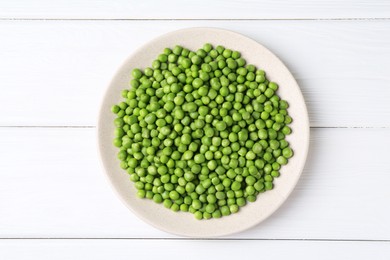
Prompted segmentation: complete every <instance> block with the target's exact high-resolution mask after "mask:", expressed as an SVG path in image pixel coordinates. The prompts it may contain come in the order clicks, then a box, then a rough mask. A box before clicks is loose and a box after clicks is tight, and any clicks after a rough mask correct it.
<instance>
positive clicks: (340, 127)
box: [0, 125, 390, 129]
mask: <svg viewBox="0 0 390 260" xmlns="http://www.w3.org/2000/svg"><path fill="white" fill-rule="evenodd" d="M0 128H76V129H77V128H92V129H93V128H97V127H96V126H94V125H84V126H81V125H75V126H65V125H10V126H6V125H3V126H0ZM310 129H390V126H310Z"/></svg>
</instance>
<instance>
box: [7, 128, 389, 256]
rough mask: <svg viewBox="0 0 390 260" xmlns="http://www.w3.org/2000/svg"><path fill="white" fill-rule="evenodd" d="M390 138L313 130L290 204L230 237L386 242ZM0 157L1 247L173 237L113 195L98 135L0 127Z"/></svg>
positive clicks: (380, 132) (378, 132)
mask: <svg viewBox="0 0 390 260" xmlns="http://www.w3.org/2000/svg"><path fill="white" fill-rule="evenodd" d="M389 134H390V129H313V130H312V133H311V136H312V137H311V147H310V152H309V154H310V155H309V158H308V161H307V164H306V167H305V170H304V173H303V175H302V177H301V179H300V181H299V183H298V185H297V187H296V189H295V190H294V192H293V193H292V195H291V196H290V198H289V199H288V200H287V201H286V202H285V204H284V205H283V206H282V207H281V208H280V209H279V210H278V211H277V212H276V213H275V214H274V215H273V216H271V217H270V218H269V219H268V220H266V221H265V222H263V223H261V224H260V225H258V226H256V227H254V228H252V229H250V230H248V231H246V232H243V233H240V234H237V235H234V236H231V238H258V239H357V240H360V239H364V240H390V225H389V219H390V210H389V207H387V206H386V205H387V204H388V203H387V202H388V198H389V196H390V190H389V189H388V183H389V182H390V175H389V172H390V165H389V164H388V163H387V161H388V158H387V157H388V152H387V150H388V147H389V146H390V139H389V138H388V136H389ZM0 157H1V158H2V160H1V164H0V177H1V181H0V208H1V214H0V238H167V237H168V238H169V237H174V236H173V235H169V234H166V233H164V232H162V231H159V230H156V229H154V228H153V227H151V226H149V225H148V224H145V223H143V222H142V221H141V220H139V219H137V217H135V215H133V214H132V213H131V212H130V211H128V210H127V209H126V208H125V206H124V205H122V204H121V202H120V201H119V199H117V198H116V196H115V195H114V193H113V192H112V191H110V187H109V184H108V182H107V181H106V180H105V177H104V174H103V172H102V168H101V167H100V165H99V159H98V156H97V152H96V147H95V129H88V128H81V129H67V128H61V129H59V128H46V129H43V128H0ZM118 174H122V173H118ZM123 174H125V173H123ZM194 221H195V220H194ZM0 252H1V250H0ZM4 259H5V258H4Z"/></svg>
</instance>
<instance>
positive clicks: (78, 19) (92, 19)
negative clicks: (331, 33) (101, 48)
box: [0, 17, 390, 21]
mask: <svg viewBox="0 0 390 260" xmlns="http://www.w3.org/2000/svg"><path fill="white" fill-rule="evenodd" d="M0 21H390V17H375V18H370V17H366V18H142V19H140V18H4V17H0Z"/></svg>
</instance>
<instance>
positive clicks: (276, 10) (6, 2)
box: [0, 0, 390, 19]
mask: <svg viewBox="0 0 390 260" xmlns="http://www.w3.org/2000/svg"><path fill="white" fill-rule="evenodd" d="M389 17H390V5H389V2H388V1H386V0H375V1H369V0H358V1H354V0H340V1H336V0H331V1H326V0H319V1H304V0H293V1H288V0H280V1H272V0H261V1H257V0H245V1H238V0H227V1H226V0H225V1H223V0H214V1H206V0H197V1H196V0H190V1H180V0H166V1H156V0H154V1H151V0H146V1H136V0H130V1H126V0H117V1H115V2H114V3H113V2H112V1H109V0H98V1H92V0H82V1H79V0H54V1H51V0H36V1H28V0H21V1H12V0H3V1H1V3H0V18H12V19H14V18H18V19H48V18H49V19H286V18H287V19H334V18H389Z"/></svg>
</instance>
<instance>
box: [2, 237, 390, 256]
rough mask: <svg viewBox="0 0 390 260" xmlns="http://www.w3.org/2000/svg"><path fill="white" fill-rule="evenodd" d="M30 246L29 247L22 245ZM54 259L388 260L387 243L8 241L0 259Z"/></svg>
mask: <svg viewBox="0 0 390 260" xmlns="http://www.w3.org/2000/svg"><path fill="white" fill-rule="evenodd" d="M26 242H28V243H26ZM31 256H35V258H34V259H40V260H52V259H59V260H65V259H96V260H102V259H118V260H122V259H123V260H124V259H126V260H127V259H129V258H130V259H151V258H152V257H153V256H155V257H153V258H157V259H160V260H168V259H169V260H171V259H182V258H185V259H188V260H198V259H226V260H230V259H231V260H236V259H240V258H242V257H249V256H253V257H254V258H256V259H316V260H329V259H335V260H344V259H354V260H366V259H376V260H388V259H389V257H390V246H389V243H386V242H376V243H373V242H337V241H253V240H252V241H242V240H238V241H237V240H233V241H217V240H211V241H210V240H195V241H194V240H43V241H42V240H24V241H20V240H7V241H2V242H1V243H0V258H1V259H7V260H18V259H31Z"/></svg>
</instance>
